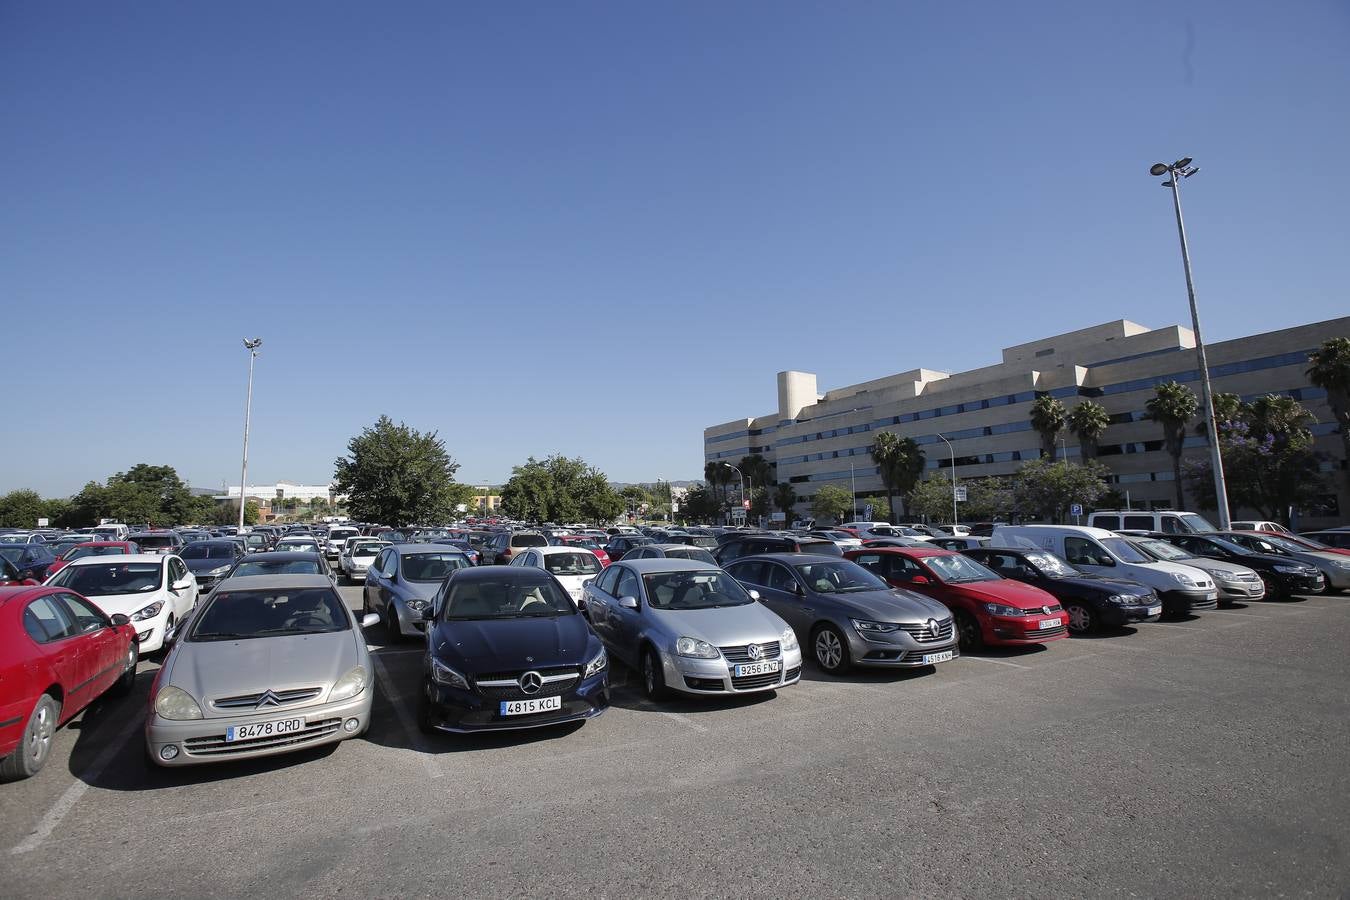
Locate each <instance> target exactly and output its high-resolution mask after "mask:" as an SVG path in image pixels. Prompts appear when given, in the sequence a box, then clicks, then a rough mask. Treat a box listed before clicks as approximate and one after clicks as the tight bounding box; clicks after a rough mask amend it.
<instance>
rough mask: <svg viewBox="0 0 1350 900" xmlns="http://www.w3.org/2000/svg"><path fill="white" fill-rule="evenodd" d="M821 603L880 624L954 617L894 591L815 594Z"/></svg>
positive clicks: (936, 605) (929, 603)
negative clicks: (822, 601) (839, 607)
mask: <svg viewBox="0 0 1350 900" xmlns="http://www.w3.org/2000/svg"><path fill="white" fill-rule="evenodd" d="M814 596H815V597H819V598H820V599H821V600H824V601H828V602H831V603H838V604H839V605H840V606H842V607H844V608H845V609H846V610H848V611H849V612H850V613H851V614H854V615H857V616H860V617H862V618H867V619H874V620H876V621H878V622H895V621H900V622H907V621H911V620H913V621H922V622H926V621H928V620H929V619H931V618H933V617H935V616H936V617H939V618H942V617H945V616H948V615H950V614H951V613H950V612H949V611H948V609H947V607H945V606H943V605H942V604H941V603H939V602H938V601H936V600H931V599H929V598H928V597H925V596H923V595H921V594H916V593H915V592H913V591H907V590H904V589H902V588H895V589H893V590H887V591H858V592H856V593H849V594H815V595H814Z"/></svg>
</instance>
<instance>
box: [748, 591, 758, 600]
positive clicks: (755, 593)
mask: <svg viewBox="0 0 1350 900" xmlns="http://www.w3.org/2000/svg"><path fill="white" fill-rule="evenodd" d="M749 593H750V599H751V600H758V599H759V591H756V590H754V589H751V590H750V592H749Z"/></svg>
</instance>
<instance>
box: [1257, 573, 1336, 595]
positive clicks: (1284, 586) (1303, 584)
mask: <svg viewBox="0 0 1350 900" xmlns="http://www.w3.org/2000/svg"><path fill="white" fill-rule="evenodd" d="M1266 578H1267V579H1268V583H1269V584H1270V585H1271V586H1272V587H1273V588H1274V589H1275V591H1276V592H1278V593H1280V594H1320V593H1322V591H1324V590H1326V587H1327V579H1326V576H1324V575H1323V574H1322V573H1321V572H1318V573H1317V574H1316V575H1290V574H1288V573H1285V572H1274V573H1271V574H1268V575H1266Z"/></svg>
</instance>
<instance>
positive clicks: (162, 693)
mask: <svg viewBox="0 0 1350 900" xmlns="http://www.w3.org/2000/svg"><path fill="white" fill-rule="evenodd" d="M378 622H379V616H375V615H369V616H366V617H364V618H363V619H362V620H361V621H360V622H359V623H358V622H357V621H356V619H355V618H354V617H353V615H352V613H351V611H350V610H348V609H347V606H346V604H344V603H343V602H342V598H341V597H339V596H338V592H337V589H336V588H335V587H334V586H333V582H332V581H330V580H329V578H328V577H327V576H326V575H276V576H251V577H247V578H238V579H227V580H226V581H222V582H221V583H220V584H219V585H218V586H217V587H216V589H215V591H214V592H212V594H211V596H210V597H208V598H207V600H206V601H205V602H204V603H202V604H200V605H199V606H198V607H197V610H196V612H195V613H194V614H193V615H192V616H191V617H190V618H189V619H188V620H187V621H186V622H185V623H184V625H183V627H182V628H180V629H179V631H178V636H177V640H176V641H175V643H174V645H173V649H172V650H170V651H169V655H168V656H167V657H166V658H165V660H164V666H163V668H162V669H161V670H160V672H159V675H158V677H156V679H155V689H154V695H153V696H152V697H151V698H150V712H149V715H148V716H147V717H146V721H145V746H146V750H147V751H148V753H149V755H150V759H151V760H153V761H154V762H155V763H157V764H159V765H161V766H186V765H196V764H201V763H210V762H217V761H219V760H232V759H245V758H249V757H255V756H272V755H275V754H278V753H286V752H289V751H291V750H299V749H300V748H302V747H312V746H316V745H319V744H331V743H336V742H337V741H341V740H345V739H347V738H351V737H356V736H357V735H359V734H362V733H364V732H365V730H366V728H367V727H369V725H370V706H371V699H372V697H373V695H374V693H375V691H374V675H373V673H372V671H371V663H370V654H369V652H368V651H367V650H366V639H365V636H364V635H363V634H362V633H361V628H362V627H366V626H369V625H373V624H376V623H378Z"/></svg>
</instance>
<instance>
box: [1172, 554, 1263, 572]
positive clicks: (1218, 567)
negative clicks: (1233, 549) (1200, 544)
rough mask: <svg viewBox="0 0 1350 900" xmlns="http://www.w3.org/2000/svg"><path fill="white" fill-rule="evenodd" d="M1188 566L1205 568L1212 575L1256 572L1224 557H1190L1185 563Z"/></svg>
mask: <svg viewBox="0 0 1350 900" xmlns="http://www.w3.org/2000/svg"><path fill="white" fill-rule="evenodd" d="M1184 564H1185V565H1188V566H1194V567H1195V568H1197V569H1203V570H1204V571H1206V572H1208V573H1209V574H1211V575H1254V574H1256V573H1255V572H1253V571H1252V570H1251V569H1249V568H1247V567H1246V566H1243V565H1239V564H1238V563H1231V562H1228V561H1227V560H1222V559H1209V558H1208V557H1203V556H1197V557H1196V558H1195V559H1188V560H1186V562H1185V563H1184Z"/></svg>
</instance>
